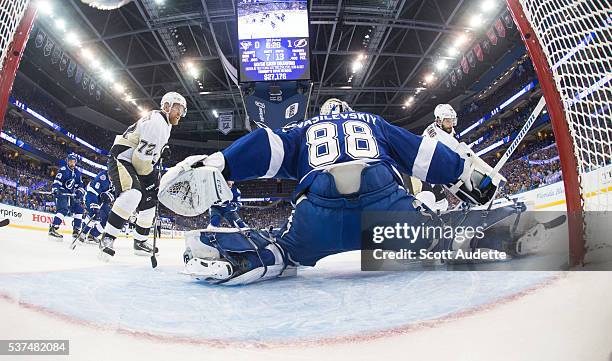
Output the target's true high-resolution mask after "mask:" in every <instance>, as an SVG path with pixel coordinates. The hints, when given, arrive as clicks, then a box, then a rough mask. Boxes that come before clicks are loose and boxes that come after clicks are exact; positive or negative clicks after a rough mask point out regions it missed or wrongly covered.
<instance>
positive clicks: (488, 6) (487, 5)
mask: <svg viewBox="0 0 612 361" xmlns="http://www.w3.org/2000/svg"><path fill="white" fill-rule="evenodd" d="M495 5H497V4H495V1H493V0H484V1H483V2H482V4H481V5H480V7H481V8H482V10H484V11H491V10H493V9H495Z"/></svg>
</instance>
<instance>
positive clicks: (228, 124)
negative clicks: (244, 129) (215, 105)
mask: <svg viewBox="0 0 612 361" xmlns="http://www.w3.org/2000/svg"><path fill="white" fill-rule="evenodd" d="M217 121H218V126H217V129H219V131H220V132H221V133H223V135H228V134H229V133H230V132H231V131H232V129H233V128H234V114H233V113H232V112H224V113H219V118H217Z"/></svg>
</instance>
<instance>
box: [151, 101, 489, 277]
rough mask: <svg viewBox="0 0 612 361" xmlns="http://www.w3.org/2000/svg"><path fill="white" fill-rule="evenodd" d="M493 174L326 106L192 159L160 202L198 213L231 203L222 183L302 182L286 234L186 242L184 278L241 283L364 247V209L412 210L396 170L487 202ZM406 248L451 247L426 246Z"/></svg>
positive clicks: (215, 232)
mask: <svg viewBox="0 0 612 361" xmlns="http://www.w3.org/2000/svg"><path fill="white" fill-rule="evenodd" d="M481 167H482V168H481ZM491 171H492V169H491V167H489V166H487V165H486V164H485V165H482V164H481V163H478V164H475V163H474V162H473V161H472V158H471V156H470V154H466V155H465V158H463V157H462V156H460V155H459V154H457V153H456V152H454V151H452V150H451V149H450V148H449V147H447V146H445V145H444V144H443V143H442V142H439V141H437V140H435V139H433V138H423V137H420V136H417V135H414V134H412V133H410V132H408V131H407V130H405V129H402V128H399V127H396V126H393V125H391V124H389V123H388V122H387V121H386V120H385V119H383V118H382V117H380V116H378V115H374V114H369V113H363V112H357V111H353V110H352V109H351V108H350V107H349V106H348V104H346V103H345V102H343V101H341V100H338V99H330V100H328V101H327V102H325V103H324V104H323V106H322V108H321V115H319V116H316V117H313V118H310V119H307V120H304V121H302V122H298V123H297V124H295V125H293V126H291V127H286V128H284V129H278V130H271V129H268V128H262V129H257V130H255V131H253V132H251V133H250V134H248V135H246V136H244V137H242V138H240V139H238V140H237V141H236V142H234V143H233V144H232V145H231V146H230V147H228V148H226V149H225V150H223V151H222V152H217V153H214V154H212V155H210V156H191V157H188V158H187V159H185V160H184V161H183V162H180V163H179V164H177V166H175V167H173V168H171V169H170V170H169V171H168V172H167V173H166V175H164V177H163V178H162V181H161V184H160V191H159V199H160V201H161V202H162V203H163V204H164V205H165V206H166V207H168V208H169V209H171V210H173V211H175V212H177V213H179V214H182V215H191V216H193V215H197V214H201V213H203V212H204V211H205V210H206V209H208V207H210V205H211V204H213V203H214V202H216V201H218V200H219V199H222V200H227V199H229V198H230V197H231V192H230V191H229V189H228V188H227V184H226V182H225V180H226V179H227V180H233V181H241V180H248V179H255V178H292V179H298V180H299V183H298V185H297V187H296V193H295V195H294V202H295V210H294V212H293V213H292V215H291V217H290V218H289V220H288V222H287V223H286V224H285V226H284V227H283V228H282V229H281V230H280V232H278V233H276V232H272V233H270V232H265V231H256V230H248V231H245V230H242V229H238V228H236V229H206V230H202V231H192V232H189V233H188V234H187V235H186V244H187V250H186V252H185V255H184V260H185V262H186V271H187V272H188V273H190V274H192V275H194V276H196V277H199V278H201V279H206V280H209V281H211V282H215V283H222V284H226V285H232V284H245V283H251V282H255V281H260V280H264V279H268V278H273V277H279V276H282V275H287V273H293V271H294V270H295V268H294V267H295V266H298V265H302V266H314V265H315V264H316V263H317V261H318V260H320V259H321V258H323V257H326V256H328V255H332V254H336V253H340V252H346V251H351V250H358V249H360V247H361V229H360V219H361V214H362V212H364V211H395V212H399V211H405V212H413V213H414V211H415V209H416V208H415V205H414V197H413V196H411V195H410V194H408V193H407V192H406V190H405V188H404V187H403V184H402V180H401V176H400V172H402V173H406V174H411V175H414V176H416V177H418V178H419V179H421V180H424V181H427V182H430V183H433V184H454V185H455V188H456V189H457V190H458V191H461V192H463V193H465V194H466V195H468V196H469V199H471V200H472V201H473V202H475V203H476V204H484V203H486V202H488V201H489V200H491V198H492V197H493V195H494V193H495V190H496V187H497V184H498V181H499V179H493V182H491V183H489V184H488V185H487V186H486V188H485V189H480V188H478V186H479V185H480V182H481V180H482V179H483V178H484V176H485V175H486V174H489V173H490V172H491ZM224 178H225V179H224ZM407 246H408V247H412V248H414V249H415V250H419V249H428V250H436V249H437V248H440V249H442V250H443V249H447V248H448V247H450V245H449V244H448V242H446V243H442V242H438V241H437V240H435V243H434V240H428V239H419V240H418V241H417V242H414V243H411V244H409V245H407Z"/></svg>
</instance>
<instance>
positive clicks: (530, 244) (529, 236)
mask: <svg viewBox="0 0 612 361" xmlns="http://www.w3.org/2000/svg"><path fill="white" fill-rule="evenodd" d="M549 241H550V232H549V231H548V230H547V229H546V227H545V226H544V224H542V223H539V224H538V225H536V226H535V227H533V228H531V229H530V230H529V231H528V232H527V233H525V234H524V235H522V236H521V237H520V238H519V239H518V240H517V241H516V244H515V245H514V249H513V250H512V251H513V252H512V253H514V255H516V256H526V255H529V254H533V253H536V252H538V251H539V250H541V249H542V248H545V247H546V245H547V244H548V243H549Z"/></svg>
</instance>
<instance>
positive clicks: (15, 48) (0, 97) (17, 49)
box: [0, 2, 37, 130]
mask: <svg viewBox="0 0 612 361" xmlns="http://www.w3.org/2000/svg"><path fill="white" fill-rule="evenodd" d="M36 12H37V7H36V4H34V2H30V3H29V4H28V7H27V8H26V10H25V12H24V14H23V17H22V18H21V21H20V22H19V26H17V29H16V31H15V36H14V37H13V41H12V42H11V44H10V45H9V47H8V48H7V54H6V58H5V59H4V66H3V67H2V72H0V130H2V127H3V126H4V117H5V115H6V109H7V107H8V99H9V95H10V94H11V90H12V89H13V82H14V80H15V75H16V74H17V68H19V62H21V57H22V56H23V51H24V50H25V47H26V44H27V43H28V38H29V37H30V31H32V24H33V23H34V19H35V18H36Z"/></svg>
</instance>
